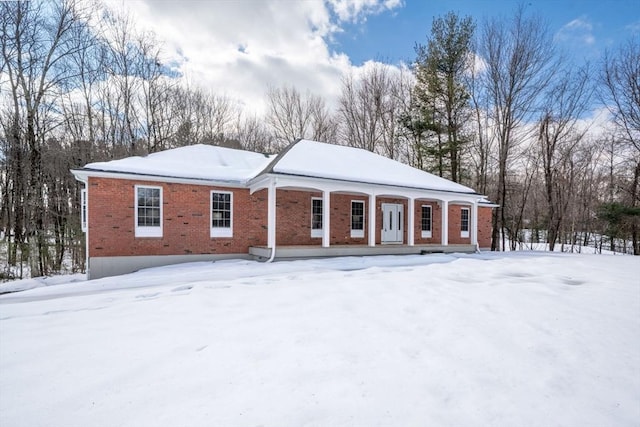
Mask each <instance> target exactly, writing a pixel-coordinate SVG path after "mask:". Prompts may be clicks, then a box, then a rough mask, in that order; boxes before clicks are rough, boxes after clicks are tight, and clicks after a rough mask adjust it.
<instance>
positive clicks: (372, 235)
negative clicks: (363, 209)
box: [369, 194, 376, 246]
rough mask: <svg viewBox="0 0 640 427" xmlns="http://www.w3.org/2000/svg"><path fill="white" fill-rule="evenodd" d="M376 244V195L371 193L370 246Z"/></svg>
mask: <svg viewBox="0 0 640 427" xmlns="http://www.w3.org/2000/svg"><path fill="white" fill-rule="evenodd" d="M375 245H376V196H375V195H374V194H369V246H375Z"/></svg>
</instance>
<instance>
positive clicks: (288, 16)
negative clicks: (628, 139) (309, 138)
mask: <svg viewBox="0 0 640 427" xmlns="http://www.w3.org/2000/svg"><path fill="white" fill-rule="evenodd" d="M109 3H110V4H111V5H113V6H115V7H117V8H118V9H125V10H127V11H128V12H129V13H130V14H131V15H132V17H133V19H135V22H136V24H137V26H138V27H139V28H141V29H149V30H152V31H154V32H155V33H156V36H157V38H158V39H160V40H162V41H163V42H164V52H165V55H166V58H167V61H171V62H173V63H174V64H175V66H176V67H177V68H178V69H179V70H180V72H181V73H182V74H183V75H184V76H185V77H186V78H187V79H188V80H189V82H190V83H191V84H197V85H201V86H203V87H205V88H208V89H210V90H212V91H213V92H215V93H218V94H226V95H228V96H230V97H233V98H236V99H239V100H240V101H241V102H243V103H244V105H245V107H247V108H248V109H250V110H251V109H252V110H255V111H260V110H261V109H262V105H261V103H262V100H263V98H264V94H265V92H266V90H267V88H268V87H269V86H274V87H278V86H282V85H294V86H296V87H297V88H298V89H300V90H302V91H305V90H308V91H310V92H312V93H315V94H319V95H323V96H325V97H327V98H328V99H329V100H331V99H335V97H336V96H337V94H338V92H339V89H340V79H341V76H342V75H343V74H344V73H349V72H352V71H356V72H357V70H358V69H359V68H360V67H362V66H363V65H364V64H366V63H367V61H382V62H387V63H390V64H393V65H395V66H397V65H400V64H402V63H407V62H410V61H411V60H412V59H413V57H414V45H415V43H416V42H419V43H425V41H426V36H427V35H428V34H429V31H430V27H431V22H432V20H433V18H434V17H437V16H441V15H443V14H444V13H446V12H447V11H454V12H457V13H458V14H461V15H470V16H472V17H473V18H475V19H476V21H477V22H478V23H479V24H481V23H482V21H483V19H485V18H487V17H498V16H500V15H506V16H509V15H510V14H511V13H512V11H513V10H515V8H516V6H517V5H518V3H520V1H519V0H447V1H442V0H324V1H322V0H127V1H124V0H111V1H110V2H109ZM524 5H525V7H526V8H527V10H530V11H531V12H534V13H538V14H540V15H541V16H542V17H543V18H544V19H545V20H547V21H548V24H549V26H550V29H551V31H552V32H553V33H554V34H555V38H556V40H557V42H558V44H559V46H560V47H561V48H563V49H566V50H567V51H568V52H569V53H570V54H571V55H573V56H574V57H575V58H576V59H577V60H583V59H588V60H592V61H593V60H597V58H598V57H599V56H600V54H601V53H602V52H603V51H604V49H606V48H607V47H609V46H615V45H616V44H618V43H619V42H621V41H622V40H624V39H626V38H628V37H629V36H630V35H631V34H632V33H634V32H635V33H636V34H637V33H640V3H639V2H637V0H531V1H529V2H525V3H524Z"/></svg>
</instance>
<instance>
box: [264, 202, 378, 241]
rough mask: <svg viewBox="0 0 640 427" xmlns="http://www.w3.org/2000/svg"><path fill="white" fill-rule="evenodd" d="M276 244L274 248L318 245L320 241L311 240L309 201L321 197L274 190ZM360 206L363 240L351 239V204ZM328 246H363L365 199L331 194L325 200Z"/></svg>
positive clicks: (365, 231)
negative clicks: (328, 224) (327, 215)
mask: <svg viewBox="0 0 640 427" xmlns="http://www.w3.org/2000/svg"><path fill="white" fill-rule="evenodd" d="M276 194H277V196H276V223H277V225H276V243H277V244H278V245H284V246H287V245H321V244H322V238H312V237H311V198H312V197H318V198H322V193H319V192H307V191H294V190H280V189H279V190H277V193H276ZM352 200H359V201H363V202H364V214H365V224H364V227H365V230H364V237H362V238H355V237H354V238H352V237H351V201H352ZM329 204H330V206H329V210H330V212H331V213H330V215H331V216H330V218H329V221H330V228H331V236H330V237H331V238H330V242H331V244H332V245H353V244H356V245H358V244H367V242H368V240H367V239H368V237H367V236H368V232H367V209H369V206H368V205H369V203H368V197H366V196H361V195H345V194H331V198H330V200H329Z"/></svg>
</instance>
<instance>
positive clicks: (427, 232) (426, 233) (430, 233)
mask: <svg viewBox="0 0 640 427" xmlns="http://www.w3.org/2000/svg"><path fill="white" fill-rule="evenodd" d="M424 208H429V229H428V230H425V229H424V228H423V227H424ZM420 215H421V218H420V235H421V236H422V238H423V239H430V238H431V237H433V206H431V205H422V206H421V207H420Z"/></svg>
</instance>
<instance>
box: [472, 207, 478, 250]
mask: <svg viewBox="0 0 640 427" xmlns="http://www.w3.org/2000/svg"><path fill="white" fill-rule="evenodd" d="M471 244H472V245H476V250H477V249H478V201H477V200H475V201H474V202H473V206H472V208H471Z"/></svg>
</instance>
